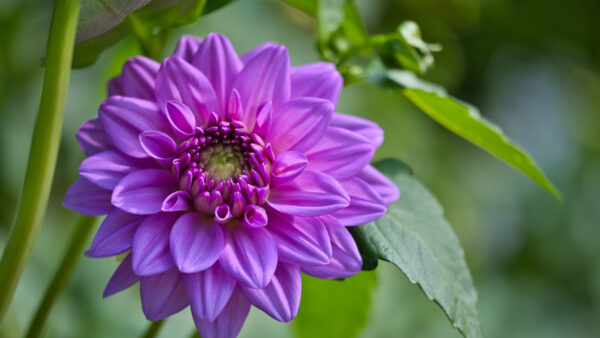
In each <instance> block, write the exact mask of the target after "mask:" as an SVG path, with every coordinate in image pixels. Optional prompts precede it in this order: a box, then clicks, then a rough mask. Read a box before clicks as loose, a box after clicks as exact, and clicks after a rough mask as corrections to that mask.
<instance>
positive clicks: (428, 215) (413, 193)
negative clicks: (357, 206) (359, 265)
mask: <svg viewBox="0 0 600 338" xmlns="http://www.w3.org/2000/svg"><path fill="white" fill-rule="evenodd" d="M374 165H375V166H376V167H377V168H378V169H379V170H381V172H383V173H384V174H385V175H386V176H388V178H390V179H391V180H392V181H393V182H394V183H396V184H397V185H398V188H399V189H400V192H401V194H402V195H401V197H400V199H399V200H398V201H396V202H394V203H392V204H390V205H389V206H388V212H387V213H386V214H385V215H383V216H382V217H380V218H379V219H377V220H376V221H374V222H372V223H369V224H366V225H363V226H360V227H356V230H355V231H356V233H357V234H358V235H360V236H362V237H363V240H364V241H365V242H366V243H369V245H370V250H374V251H375V252H377V256H378V257H379V258H380V259H383V260H386V261H388V262H390V263H392V264H393V265H395V266H396V267H398V268H399V269H400V270H402V272H404V274H406V276H407V277H408V279H409V280H410V281H411V282H412V283H417V284H418V285H419V286H420V287H421V289H422V290H423V292H425V294H426V295H427V297H428V298H429V299H431V300H433V301H435V302H436V303H437V304H438V305H439V306H440V307H441V308H442V310H444V312H445V313H446V315H447V316H448V318H449V319H450V321H451V323H452V324H453V325H454V327H455V328H457V329H458V330H459V331H460V332H461V333H462V334H463V335H465V336H466V337H468V338H472V337H481V329H480V326H479V319H478V315H477V309H476V307H475V303H476V300H477V295H476V292H475V288H474V287H473V281H472V280H471V275H470V274H469V270H468V268H467V264H466V262H465V257H464V256H465V255H464V252H463V249H462V248H461V246H460V243H459V241H458V238H457V237H456V235H455V234H454V232H453V231H452V228H451V227H450V224H448V222H447V221H446V220H445V219H444V215H443V210H442V207H441V206H440V204H439V203H438V201H437V200H436V199H435V197H434V196H433V195H432V194H431V193H430V192H429V191H428V190H427V188H425V187H424V186H423V184H421V182H419V180H417V179H416V178H415V177H414V176H413V175H412V172H411V170H410V169H409V168H408V167H407V166H406V165H404V164H403V163H402V162H400V161H398V160H392V159H387V160H383V161H380V162H377V163H375V164H374Z"/></svg>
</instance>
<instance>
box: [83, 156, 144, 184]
mask: <svg viewBox="0 0 600 338" xmlns="http://www.w3.org/2000/svg"><path fill="white" fill-rule="evenodd" d="M144 164H145V163H144V162H142V161H140V160H138V159H135V158H132V157H129V156H127V155H125V154H123V153H121V152H120V151H116V150H107V151H104V152H101V153H97V154H95V155H92V156H90V157H88V158H86V159H85V160H83V162H81V165H80V166H79V175H81V177H84V178H85V179H87V180H88V181H90V182H92V183H94V184H96V185H97V186H99V187H102V188H104V189H109V190H112V189H113V188H114V187H115V185H117V183H119V181H120V180H122V179H123V177H125V176H127V174H129V173H131V172H132V171H134V170H135V169H138V168H140V167H141V166H142V165H144Z"/></svg>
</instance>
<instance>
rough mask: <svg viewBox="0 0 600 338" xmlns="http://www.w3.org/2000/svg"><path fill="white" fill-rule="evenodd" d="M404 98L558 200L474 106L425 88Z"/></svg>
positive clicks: (526, 159) (553, 190) (406, 91)
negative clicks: (520, 173) (517, 171)
mask: <svg viewBox="0 0 600 338" xmlns="http://www.w3.org/2000/svg"><path fill="white" fill-rule="evenodd" d="M403 85H404V84H403ZM404 95H405V96H406V97H407V98H408V99H409V100H410V101H412V102H413V103H414V104H415V105H417V107H419V108H420V109H421V110H423V111H424V112H425V113H426V114H427V115H429V116H430V117H431V118H432V119H434V120H436V121H437V122H438V123H440V124H441V125H443V126H444V127H446V128H448V129H449V130H451V131H452V132H454V133H456V134H457V135H459V136H461V137H463V138H465V139H467V140H468V141H470V142H472V143H474V144H475V145H477V146H479V147H481V148H483V149H484V150H486V151H488V152H489V153H491V154H493V155H495V156H497V157H498V158H500V159H502V160H504V161H506V162H507V163H509V164H510V165H512V166H514V167H515V168H517V169H519V170H520V171H521V172H523V173H524V174H525V175H527V176H528V177H529V178H531V179H532V180H533V181H535V182H536V183H537V184H539V185H540V186H541V187H542V188H544V189H546V190H547V191H548V192H550V193H551V194H552V195H554V196H555V197H556V198H557V199H559V200H561V199H562V195H561V193H560V192H559V191H558V189H556V187H554V185H553V184H552V183H551V182H550V181H549V180H548V178H546V176H545V175H544V173H543V172H542V171H541V170H540V169H539V168H538V166H537V164H536V163H535V162H534V161H533V159H531V157H530V156H529V154H527V152H525V150H523V149H521V148H520V147H519V146H518V145H516V144H515V143H514V142H513V141H511V140H510V139H509V138H507V137H506V136H505V135H504V133H503V132H502V130H501V129H500V128H499V127H497V126H495V125H493V124H491V123H490V122H489V121H486V120H485V119H484V118H483V117H482V116H481V115H480V114H479V111H478V110H477V109H476V108H475V107H473V106H470V105H467V104H465V103H461V102H459V101H457V100H456V99H454V98H452V97H450V96H447V95H445V94H444V93H441V92H432V91H430V90H427V89H425V88H406V89H404Z"/></svg>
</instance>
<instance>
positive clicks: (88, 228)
mask: <svg viewBox="0 0 600 338" xmlns="http://www.w3.org/2000/svg"><path fill="white" fill-rule="evenodd" d="M96 220H97V218H95V217H86V216H80V218H79V221H78V222H77V224H76V225H75V229H74V230H73V234H72V235H71V242H70V243H71V244H70V245H69V248H68V249H67V252H66V253H65V256H64V257H63V260H62V263H61V264H60V267H59V268H58V270H56V273H55V274H54V277H53V278H52V282H50V285H49V286H48V289H46V293H45V294H44V298H43V300H42V302H41V303H40V305H39V307H38V309H37V312H36V313H35V317H34V318H33V320H32V321H31V324H30V325H29V330H28V331H27V336H26V337H28V338H34V337H39V336H40V334H41V333H42V329H43V328H44V324H45V323H46V318H47V317H48V314H49V313H50V309H52V305H53V304H54V301H55V300H56V298H57V297H58V295H59V294H60V293H61V291H62V290H63V289H64V288H65V286H66V285H67V282H68V281H69V278H70V277H71V274H72V273H73V270H74V269H75V265H76V264H77V261H79V257H81V253H82V252H83V247H84V245H85V244H86V243H87V239H88V237H89V236H90V233H91V232H92V229H93V228H94V224H96Z"/></svg>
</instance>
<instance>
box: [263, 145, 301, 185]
mask: <svg viewBox="0 0 600 338" xmlns="http://www.w3.org/2000/svg"><path fill="white" fill-rule="evenodd" d="M307 166H308V159H307V158H306V155H304V154H303V153H301V152H298V151H293V150H292V151H286V152H283V153H281V154H279V155H277V157H275V161H273V169H272V171H271V175H272V177H273V183H274V184H275V185H277V184H283V183H285V182H288V181H290V180H293V179H294V178H296V177H298V175H300V173H302V171H303V170H304V168H306V167H307Z"/></svg>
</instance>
